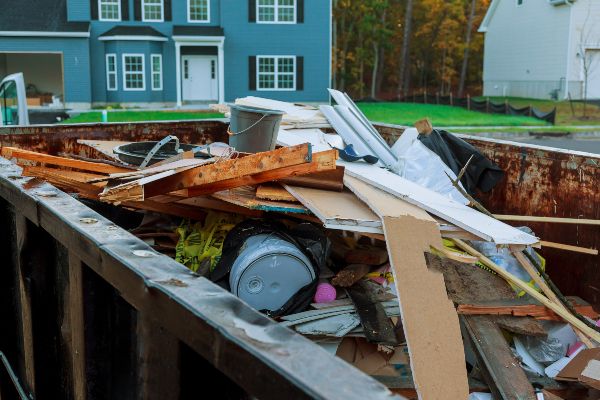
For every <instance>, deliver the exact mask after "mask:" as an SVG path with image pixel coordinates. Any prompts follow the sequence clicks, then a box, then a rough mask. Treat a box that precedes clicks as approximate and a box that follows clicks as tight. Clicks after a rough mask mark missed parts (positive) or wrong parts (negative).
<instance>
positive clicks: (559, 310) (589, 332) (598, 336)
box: [452, 239, 600, 343]
mask: <svg viewBox="0 0 600 400" xmlns="http://www.w3.org/2000/svg"><path fill="white" fill-rule="evenodd" d="M452 240H453V241H454V243H456V244H457V245H458V247H460V248H461V249H463V250H465V251H466V252H467V253H469V254H471V255H473V256H475V257H478V258H479V260H480V261H481V262H482V263H483V264H484V265H485V266H486V267H488V268H490V269H491V270H492V271H494V272H495V273H497V274H498V275H500V276H501V277H502V278H504V279H506V280H507V281H508V282H511V283H512V284H514V285H515V286H517V287H519V288H520V289H522V290H523V291H525V292H526V293H527V294H529V295H530V296H531V297H533V298H534V299H535V300H537V301H539V302H540V303H541V304H543V305H545V306H546V307H548V308H550V309H551V310H552V311H554V312H555V313H556V314H558V315H560V316H561V317H562V318H563V319H564V320H565V321H567V322H568V323H570V324H571V325H573V327H574V328H577V329H579V330H580V331H582V332H583V333H584V334H585V335H586V336H589V337H590V338H592V339H593V340H595V341H596V342H598V343H600V333H598V332H596V331H595V330H593V329H591V328H590V327H588V326H587V325H586V324H584V323H583V322H582V321H580V320H579V319H577V318H576V317H575V316H573V315H572V314H571V313H569V312H565V309H564V307H561V306H560V305H558V304H556V303H555V302H553V301H550V300H549V299H548V298H546V297H545V296H544V295H542V294H541V293H539V292H538V291H537V290H535V289H534V288H532V287H531V286H529V284H527V282H524V281H522V280H521V279H519V278H517V277H516V276H514V275H513V274H511V273H510V272H507V271H505V270H504V269H502V268H501V267H499V266H498V265H497V264H496V263H494V262H493V261H492V260H490V259H489V258H487V257H486V256H484V255H483V254H481V253H480V252H478V251H477V250H475V249H474V248H472V247H471V246H469V245H468V244H467V243H465V242H463V241H462V240H460V239H452Z"/></svg>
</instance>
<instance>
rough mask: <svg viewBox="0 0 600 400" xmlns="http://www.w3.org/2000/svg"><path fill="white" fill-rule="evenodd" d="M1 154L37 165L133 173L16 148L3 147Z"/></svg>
mask: <svg viewBox="0 0 600 400" xmlns="http://www.w3.org/2000/svg"><path fill="white" fill-rule="evenodd" d="M0 153H1V154H2V156H3V157H5V158H8V159H10V158H17V159H20V160H28V161H34V162H36V163H44V164H51V165H58V166H61V167H68V168H76V169H80V170H83V171H92V172H99V173H101V174H113V173H117V172H131V170H130V169H127V168H120V167H115V166H112V165H108V164H101V163H93V162H89V161H81V160H73V159H71V158H64V157H56V156H51V155H48V154H44V153H36V152H34V151H29V150H22V149H18V148H16V147H2V151H1V152H0Z"/></svg>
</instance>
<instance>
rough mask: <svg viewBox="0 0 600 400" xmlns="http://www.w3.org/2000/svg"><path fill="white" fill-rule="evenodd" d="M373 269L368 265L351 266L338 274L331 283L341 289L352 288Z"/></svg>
mask: <svg viewBox="0 0 600 400" xmlns="http://www.w3.org/2000/svg"><path fill="white" fill-rule="evenodd" d="M370 270H371V268H370V267H369V266H368V265H366V264H351V265H348V266H347V267H346V268H344V269H342V270H341V271H340V272H338V273H337V274H336V275H335V277H334V278H333V279H332V280H331V283H332V284H333V285H335V286H339V287H346V288H347V287H350V286H352V285H354V284H355V283H356V282H358V281H360V280H361V279H362V278H363V277H364V276H365V275H367V274H368V273H369V271H370Z"/></svg>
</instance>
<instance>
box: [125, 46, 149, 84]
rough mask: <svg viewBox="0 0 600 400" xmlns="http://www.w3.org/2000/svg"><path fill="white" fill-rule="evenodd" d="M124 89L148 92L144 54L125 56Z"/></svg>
mask: <svg viewBox="0 0 600 400" xmlns="http://www.w3.org/2000/svg"><path fill="white" fill-rule="evenodd" d="M123 89H124V90H146V79H145V75H144V55H143V54H123Z"/></svg>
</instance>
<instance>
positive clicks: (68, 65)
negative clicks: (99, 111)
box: [0, 37, 92, 103]
mask: <svg viewBox="0 0 600 400" xmlns="http://www.w3.org/2000/svg"><path fill="white" fill-rule="evenodd" d="M88 43H89V42H88V40H87V39H85V38H81V39H79V38H55V39H54V38H52V39H51V38H36V37H27V38H18V37H4V38H1V39H0V52H60V53H62V55H63V70H64V86H65V93H64V101H65V102H67V103H90V102H91V100H92V90H91V82H90V76H91V75H90V51H89V45H88Z"/></svg>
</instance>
